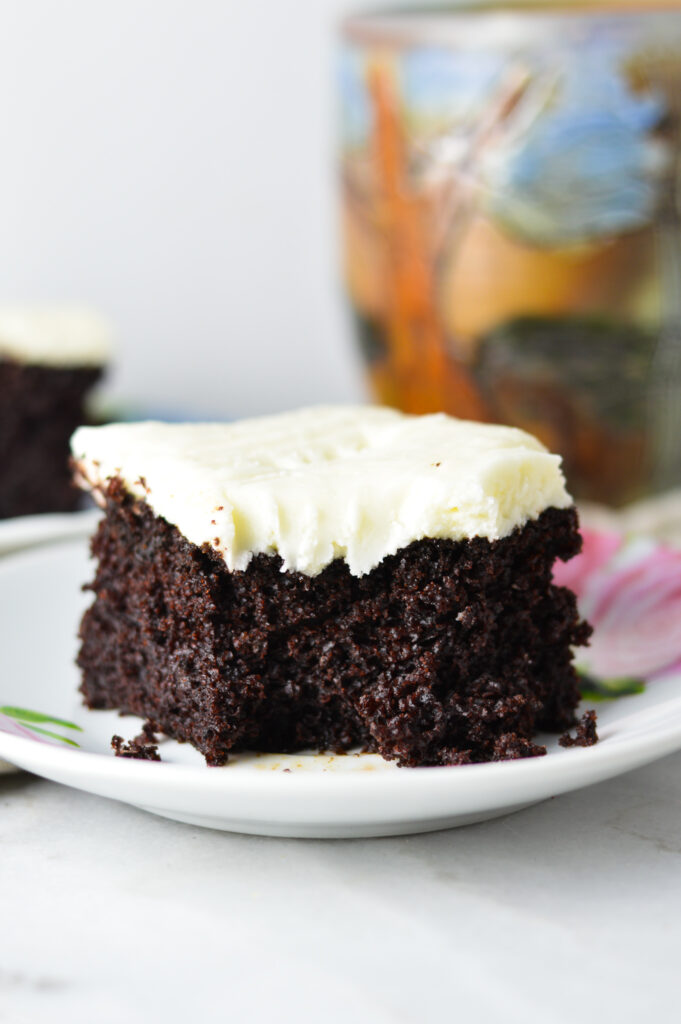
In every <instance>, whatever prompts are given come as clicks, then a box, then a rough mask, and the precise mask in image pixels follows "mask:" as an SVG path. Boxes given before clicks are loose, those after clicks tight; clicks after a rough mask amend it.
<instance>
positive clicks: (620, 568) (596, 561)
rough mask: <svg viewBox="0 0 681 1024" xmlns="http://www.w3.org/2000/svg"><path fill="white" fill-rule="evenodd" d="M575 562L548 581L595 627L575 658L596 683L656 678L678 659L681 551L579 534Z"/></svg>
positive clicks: (563, 566)
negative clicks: (571, 594) (570, 594)
mask: <svg viewBox="0 0 681 1024" xmlns="http://www.w3.org/2000/svg"><path fill="white" fill-rule="evenodd" d="M583 532H584V540H585V546H584V553H583V554H582V555H579V556H578V557H577V558H575V559H574V562H577V563H578V564H577V565H576V566H574V568H573V565H572V563H568V564H562V563H561V564H558V565H557V567H556V572H555V574H554V578H555V580H556V582H557V583H559V584H560V585H562V586H568V587H570V588H571V589H572V590H574V591H575V593H576V594H577V598H578V603H579V609H580V612H581V613H582V615H583V616H584V618H586V619H587V620H588V621H589V622H590V623H591V625H592V626H593V628H594V633H593V637H592V638H591V642H590V644H589V647H588V648H587V649H585V650H584V651H583V652H580V655H579V658H578V660H579V661H580V662H581V663H583V664H584V666H585V667H586V669H587V671H588V672H589V673H590V674H593V675H594V676H596V677H597V678H598V677H600V678H603V679H607V678H609V677H610V678H618V677H623V676H629V677H631V676H633V677H639V678H640V677H643V678H649V677H650V676H653V675H656V674H659V673H660V672H662V671H663V670H664V669H668V668H670V667H671V666H673V665H674V664H675V663H677V662H679V661H681V551H676V550H673V549H672V548H666V547H664V546H662V545H654V544H653V543H652V542H649V541H644V540H640V539H639V540H632V541H629V542H627V543H624V542H623V540H622V538H621V537H618V535H617V534H612V533H600V534H599V533H597V532H596V531H589V530H585V531H583Z"/></svg>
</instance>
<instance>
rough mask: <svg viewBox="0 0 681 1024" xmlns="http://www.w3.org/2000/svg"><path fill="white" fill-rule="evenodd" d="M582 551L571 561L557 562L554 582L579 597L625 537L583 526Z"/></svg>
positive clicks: (620, 545)
mask: <svg viewBox="0 0 681 1024" xmlns="http://www.w3.org/2000/svg"><path fill="white" fill-rule="evenodd" d="M581 534H582V540H583V544H582V551H581V553H580V554H579V555H576V556H575V557H574V558H571V559H570V561H569V562H560V561H558V562H556V564H555V566H554V569H553V579H554V582H555V583H557V584H558V586H559V587H567V588H568V589H569V590H573V591H574V592H575V594H577V597H579V596H580V595H581V594H582V593H583V591H584V589H585V587H586V585H587V583H588V582H589V580H590V579H591V578H592V576H593V575H594V573H596V572H598V570H599V569H601V568H602V567H603V566H604V565H606V564H607V563H608V562H609V561H610V559H611V558H612V557H613V555H614V554H615V552H616V551H618V550H619V549H620V548H621V547H622V543H623V538H622V536H621V534H619V533H606V532H605V531H601V530H589V529H587V528H586V527H582V529H581Z"/></svg>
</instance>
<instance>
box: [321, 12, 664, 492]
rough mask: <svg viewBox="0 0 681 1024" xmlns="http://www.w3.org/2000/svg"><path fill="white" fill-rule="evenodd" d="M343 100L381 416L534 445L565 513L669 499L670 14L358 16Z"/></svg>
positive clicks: (353, 245) (352, 245) (348, 27)
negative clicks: (472, 423) (562, 474)
mask: <svg viewBox="0 0 681 1024" xmlns="http://www.w3.org/2000/svg"><path fill="white" fill-rule="evenodd" d="M340 91H341V105H342V148H341V161H342V220H343V233H344V270H345V281H346V285H347V289H348V292H349V295H350V299H351V303H352V308H353V313H354V318H355V321H356V329H357V337H358V340H359V343H360V345H361V349H362V352H363V354H364V358H365V360H366V365H367V371H368V376H369V380H370V384H371V388H372V390H373V392H374V395H375V397H376V398H377V399H378V400H379V401H382V402H385V403H388V404H390V405H394V406H397V407H399V408H402V409H404V410H406V411H409V412H431V411H436V410H444V411H446V412H449V413H451V414H453V415H456V416H461V417H464V418H470V419H480V420H488V421H493V422H503V423H510V424H513V425H516V426H519V427H522V428H524V429H526V430H529V431H530V432H532V433H534V434H536V435H537V436H538V437H539V438H540V439H541V440H543V441H544V443H545V444H546V445H547V446H548V447H549V448H551V449H552V450H554V451H558V452H560V453H561V454H562V455H563V458H564V465H565V470H566V475H567V477H568V483H569V485H570V487H571V488H572V490H573V493H574V494H575V495H577V496H578V497H581V498H586V499H590V500H595V501H601V502H607V503H610V504H614V505H619V504H623V503H625V502H627V501H630V500H632V499H635V498H637V497H640V496H643V495H645V494H647V493H652V492H655V491H659V490H662V489H666V488H668V487H671V486H674V485H681V230H680V228H681V222H680V215H679V189H678V181H679V153H680V151H681V137H680V131H681V9H679V8H677V7H676V5H674V6H672V7H670V6H669V5H664V4H661V5H660V6H659V7H651V6H649V5H646V7H645V11H644V10H643V8H642V7H641V8H631V7H629V6H626V5H625V6H623V7H618V8H617V9H613V8H612V7H611V5H606V6H600V7H599V6H596V7H594V6H590V7H589V8H588V9H587V8H574V7H565V8H559V9H557V8H555V7H552V8H549V7H548V6H545V7H544V6H542V7H540V8H537V7H536V6H532V7H528V8H522V7H519V8H513V9H510V10H509V9H508V8H504V9H501V8H499V9H489V8H484V9H477V10H474V9H461V8H457V9H456V10H455V11H452V12H442V11H440V12H433V13H429V14H416V13H415V14H404V13H403V14H382V15H374V16H368V15H367V16H358V17H353V18H351V19H349V20H348V21H347V22H346V23H345V25H344V28H343V48H342V54H341V75H340Z"/></svg>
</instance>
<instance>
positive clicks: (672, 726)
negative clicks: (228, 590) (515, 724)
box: [0, 539, 681, 837]
mask: <svg viewBox="0 0 681 1024" xmlns="http://www.w3.org/2000/svg"><path fill="white" fill-rule="evenodd" d="M91 571H92V567H91V565H90V564H89V561H88V556H87V542H86V540H85V539H81V540H79V541H68V542H65V543H62V544H55V545H53V546H48V547H42V548H40V549H37V550H34V551H29V552H23V553H21V554H18V555H12V556H9V557H8V558H5V559H3V560H2V562H0V623H1V624H2V625H1V627H0V628H1V629H2V650H3V674H2V679H1V681H0V706H3V707H5V708H7V706H9V707H10V708H13V707H15V706H19V707H20V708H22V709H31V710H32V711H34V712H41V713H42V715H44V716H45V717H44V718H41V717H40V716H38V717H37V718H34V719H33V721H32V722H31V721H26V714H25V712H21V713H20V716H19V718H17V717H12V715H14V716H16V712H12V715H10V716H6V715H4V716H2V717H0V730H3V729H4V730H10V731H9V732H7V731H0V756H2V757H4V758H6V759H7V760H8V761H11V762H13V763H14V764H16V765H18V766H20V767H22V768H25V769H28V770H29V771H32V772H35V773H37V774H38V775H42V776H45V777H46V778H48V779H54V780H55V781H57V782H62V783H65V784H67V785H71V786H75V787H77V788H79V789H83V790H87V791H89V792H91V793H97V794H100V795H102V796H106V797H111V798H113V799H116V800H122V801H124V802H127V803H130V804H133V805H135V806H138V807H142V808H144V809H146V810H149V811H152V812H154V813H156V814H161V815H164V816H166V817H170V818H176V819H177V820H179V821H185V822H190V823H192V824H198V825H206V826H210V827H212V828H219V829H226V830H231V831H239V832H251V833H259V834H263V835H278V836H318V837H352V836H382V835H397V834H403V833H410V832H422V831H428V830H434V829H442V828H449V827H451V826H454V825H464V824H468V823H470V822H474V821H481V820H483V819H485V818H491V817H494V816H496V815H500V814H505V813H508V812H510V811H513V810H517V809H519V808H521V807H525V806H527V805H528V804H531V803H535V802H537V801H540V800H544V799H546V798H547V797H551V796H555V795H558V794H560V793H565V792H568V791H569V790H573V789H577V788H579V787H581V786H587V785H590V784H592V783H595V782H599V781H601V780H603V779H608V778H611V777H612V776H614V775H618V774H620V773H621V772H625V771H628V770H630V769H632V768H636V767H637V766H639V765H643V764H646V763H647V762H649V761H653V760H655V759H656V758H658V757H662V756H663V755H664V754H667V753H669V752H671V751H673V750H676V749H678V748H680V747H681V674H680V673H679V672H669V673H667V674H666V675H664V674H661V675H659V676H658V678H657V679H656V680H655V682H654V684H653V683H651V684H650V685H649V686H648V687H647V689H646V690H645V692H643V693H641V694H637V695H635V696H629V697H623V698H620V699H618V700H616V701H609V702H605V703H602V704H601V705H599V731H600V735H601V742H600V743H599V744H597V745H596V746H594V747H590V748H588V749H582V748H580V749H570V750H564V749H562V748H560V747H559V746H558V745H557V743H556V740H555V738H550V739H549V753H548V755H547V756H546V757H541V758H533V759H529V760H524V761H513V762H505V763H502V764H484V765H471V766H465V767H453V768H420V769H404V768H396V767H395V766H394V765H391V764H387V763H386V762H383V761H382V760H381V759H380V758H378V757H376V756H373V755H363V754H351V755H346V756H343V757H330V756H325V755H315V754H309V755H295V756H294V755H288V756H285V755H277V756H274V755H262V756H257V755H241V756H239V757H237V758H235V759H234V761H233V762H231V763H230V764H229V765H227V766H226V767H224V768H207V767H206V766H205V764H204V763H203V758H202V757H201V756H200V755H199V754H198V753H197V752H196V751H194V750H193V749H192V748H190V747H188V746H186V745H184V746H182V745H179V744H177V743H175V742H173V741H170V740H166V741H164V742H162V744H161V747H160V753H161V756H162V758H163V761H162V763H161V764H158V763H153V762H142V761H132V760H125V759H122V758H116V757H114V756H113V754H112V752H111V748H110V739H111V736H112V734H113V733H119V734H121V735H123V736H124V737H125V738H126V739H129V738H131V737H132V736H134V735H136V734H137V733H138V732H139V727H140V725H141V723H140V722H139V720H137V719H133V718H121V717H120V716H118V715H117V714H116V713H115V712H102V711H87V710H86V709H85V708H83V707H82V706H81V704H80V700H79V696H78V692H77V690H78V672H77V670H76V668H75V666H74V656H75V653H76V647H77V641H76V633H77V627H78V621H79V618H80V615H81V613H82V611H83V609H84V607H85V606H86V604H87V602H88V600H89V598H88V596H87V595H86V594H83V593H82V592H81V590H80V586H81V584H82V583H83V581H85V580H87V579H88V577H89V576H90V575H91ZM21 716H23V722H24V724H23V725H22V724H21V720H20V719H21ZM53 719H63V720H65V721H64V722H62V723H60V722H55V721H53ZM65 723H73V724H74V725H76V726H78V727H79V729H80V730H82V731H76V729H74V728H70V727H69V726H68V724H65ZM40 729H42V730H46V732H48V733H52V734H54V736H55V737H60V736H61V737H63V738H65V739H69V740H71V741H72V742H76V743H77V744H78V746H70V745H67V744H66V743H65V742H64V741H63V739H62V740H60V739H59V738H53V736H49V735H46V732H42V733H41V732H38V731H36V730H40Z"/></svg>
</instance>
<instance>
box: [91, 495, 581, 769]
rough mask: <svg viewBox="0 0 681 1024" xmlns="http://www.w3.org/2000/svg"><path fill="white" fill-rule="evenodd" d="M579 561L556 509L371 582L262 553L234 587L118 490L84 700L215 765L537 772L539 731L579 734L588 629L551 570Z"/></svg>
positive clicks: (215, 561)
mask: <svg viewBox="0 0 681 1024" xmlns="http://www.w3.org/2000/svg"><path fill="white" fill-rule="evenodd" d="M580 547H581V538H580V536H579V533H578V531H577V517H576V512H575V510H574V509H554V508H551V509H547V510H546V511H545V512H543V513H542V514H541V515H540V516H539V517H538V518H537V519H536V520H531V521H529V522H528V523H526V525H525V526H523V527H521V528H519V529H516V530H515V531H514V532H513V533H512V534H511V535H510V536H508V537H505V538H503V539H501V540H498V541H489V540H486V539H484V538H480V537H476V538H472V539H470V540H462V541H453V540H435V539H425V540H419V541H415V542H413V543H412V544H409V545H408V546H407V547H405V548H403V549H401V550H400V551H398V552H397V553H396V554H394V555H390V556H388V557H387V558H385V559H384V560H383V561H382V562H381V563H380V564H379V565H378V566H376V568H375V569H373V570H372V571H371V572H369V573H367V574H366V575H364V576H360V577H357V576H353V575H352V574H351V573H350V570H349V569H348V566H347V564H346V563H345V562H344V561H342V560H340V559H338V560H336V561H334V562H332V563H331V564H330V565H328V566H327V567H326V568H325V569H324V570H323V571H322V572H321V573H319V575H317V576H307V575H304V574H302V573H296V572H282V562H281V559H280V558H279V556H275V555H264V554H262V555H256V556H254V557H253V558H252V560H251V562H250V564H249V565H248V568H247V569H245V570H243V571H239V572H230V571H229V570H228V569H227V567H226V565H225V562H224V559H223V558H222V557H221V556H220V555H219V554H217V553H216V552H214V551H213V550H212V549H211V547H210V545H208V544H206V545H204V546H203V547H202V548H199V547H197V546H196V545H194V544H191V543H190V542H189V541H187V540H186V539H185V538H184V537H183V536H182V534H181V533H180V532H179V531H178V530H177V529H176V528H175V527H174V526H171V525H169V524H168V523H167V522H165V520H163V519H161V518H159V517H158V516H156V515H155V514H154V513H153V511H152V510H151V509H150V508H149V506H148V505H147V504H146V503H145V502H143V501H135V500H133V499H132V498H131V497H130V496H128V495H127V494H126V491H125V488H124V486H123V484H122V483H121V481H120V480H114V481H113V482H112V483H111V485H110V486H109V489H108V495H107V512H106V516H105V518H104V519H103V520H102V522H101V524H100V526H99V529H98V532H97V533H96V535H95V537H94V538H93V542H92V552H93V554H94V556H95V557H96V558H97V559H98V568H97V574H96V577H95V580H94V582H93V583H92V584H91V586H90V589H92V590H93V591H94V593H95V601H94V603H93V604H92V606H91V607H90V609H89V610H88V611H87V612H86V614H85V616H84V618H83V622H82V624H81V631H80V636H81V641H82V644H81V650H80V654H79V657H78V664H79V665H80V667H81V669H82V671H83V682H82V687H81V690H82V693H83V696H84V698H85V702H86V704H87V705H88V707H91V708H117V709H119V710H120V711H122V712H125V713H131V714H136V715H139V716H140V717H142V718H148V719H149V720H150V722H151V723H152V725H153V732H161V731H162V732H163V733H164V734H165V735H167V736H171V737H174V738H175V739H178V740H180V741H186V742H189V743H191V744H193V746H195V747H196V748H197V749H198V750H200V751H201V752H202V753H203V755H204V756H205V758H206V760H207V762H208V763H209V764H212V765H219V764H224V763H225V762H226V761H227V759H228V757H229V755H230V754H231V753H236V752H238V751H243V750H253V751H265V752H267V751H270V752H276V753H285V752H292V751H298V750H303V749H306V748H308V749H309V748H313V749H317V750H332V751H338V750H348V749H350V748H355V747H359V748H365V749H366V750H368V751H371V752H373V753H378V754H380V755H382V756H383V757H384V758H386V759H388V760H393V761H396V762H397V763H398V764H399V765H403V766H418V765H454V764H467V763H476V762H482V761H492V760H505V759H508V758H517V757H534V756H538V755H539V754H542V753H544V748H542V747H539V746H537V745H535V744H534V743H533V742H532V738H533V736H534V735H535V733H536V732H537V731H540V730H546V731H553V732H561V731H563V730H565V729H566V728H569V727H571V726H574V724H575V715H574V710H575V708H576V707H577V705H578V703H579V690H578V685H577V677H576V674H575V671H574V668H573V666H572V655H571V647H572V646H573V645H574V646H579V645H581V644H584V643H585V642H586V641H587V640H588V637H589V634H590V628H589V626H588V625H586V623H584V622H580V619H579V615H578V613H577V608H576V603H575V597H574V594H572V593H571V592H570V591H569V590H566V589H565V588H562V587H556V586H554V585H553V584H552V580H551V571H552V566H553V563H554V561H555V559H556V558H562V559H565V560H567V559H569V558H571V557H572V556H573V555H574V554H576V553H577V552H578V551H579V549H580ZM146 738H147V736H146V734H145V739H146Z"/></svg>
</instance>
